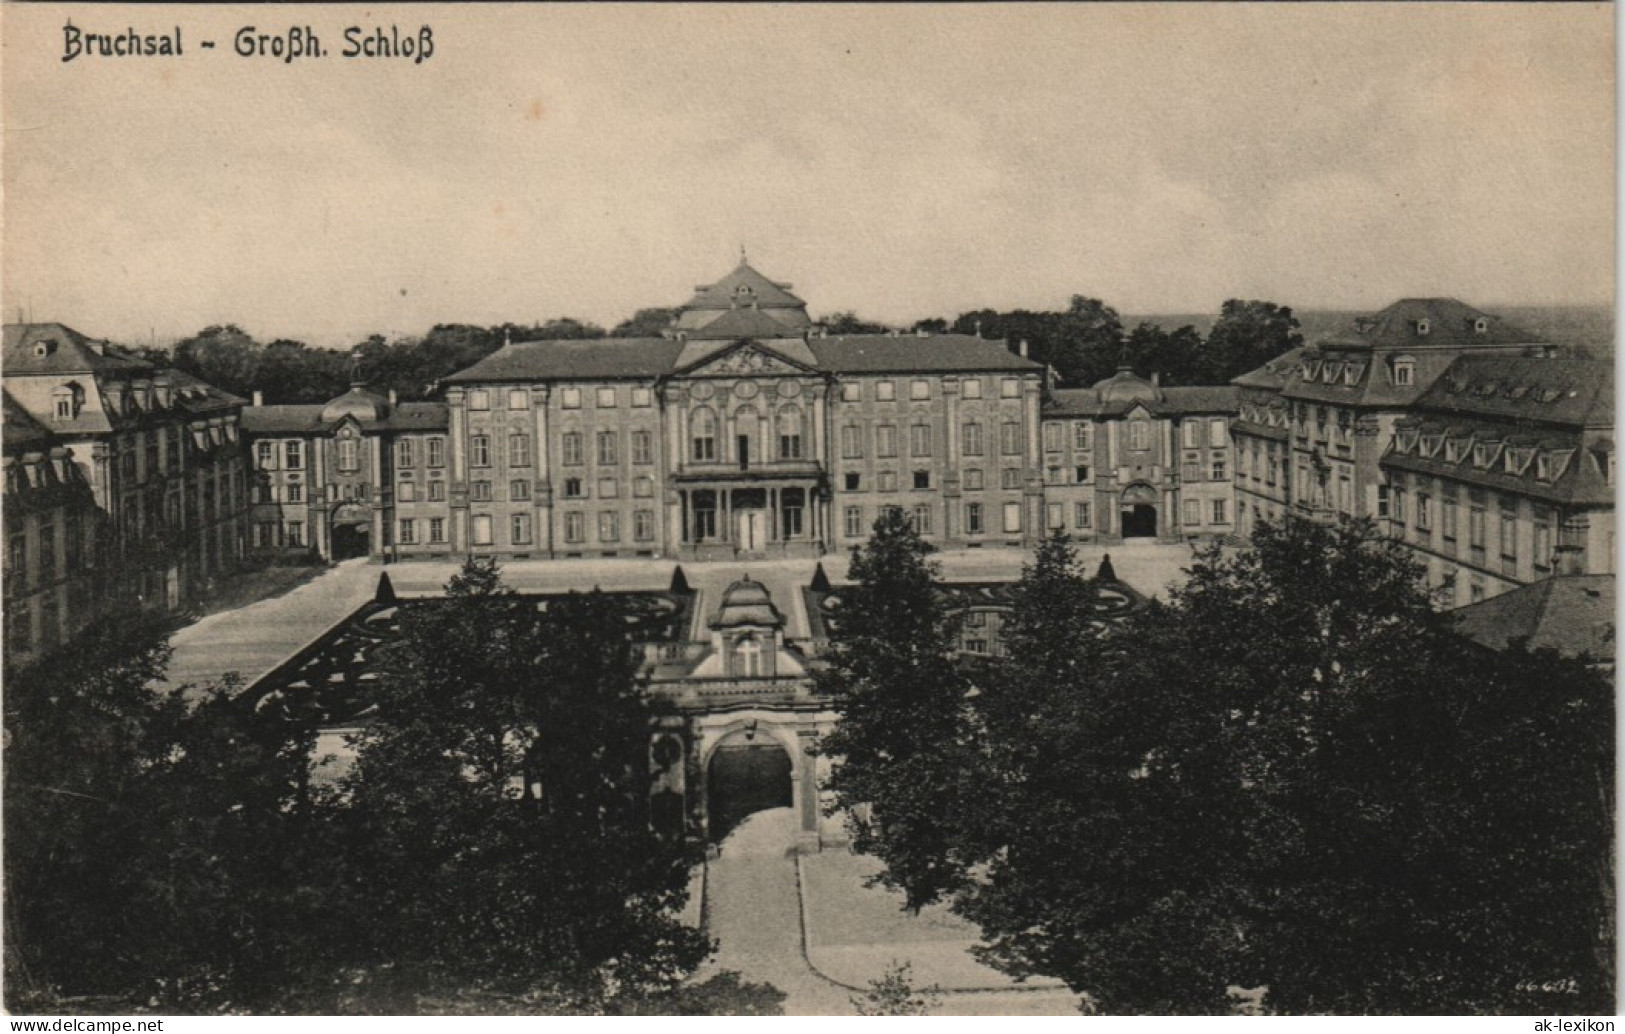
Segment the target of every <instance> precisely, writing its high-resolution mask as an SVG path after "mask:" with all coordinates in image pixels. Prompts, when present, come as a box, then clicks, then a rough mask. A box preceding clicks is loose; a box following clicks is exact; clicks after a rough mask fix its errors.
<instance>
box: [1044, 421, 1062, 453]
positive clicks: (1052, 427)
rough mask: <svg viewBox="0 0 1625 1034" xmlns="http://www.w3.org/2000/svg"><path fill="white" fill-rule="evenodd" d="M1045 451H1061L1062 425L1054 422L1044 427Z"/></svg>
mask: <svg viewBox="0 0 1625 1034" xmlns="http://www.w3.org/2000/svg"><path fill="white" fill-rule="evenodd" d="M1044 451H1045V452H1060V451H1061V425H1060V424H1057V423H1055V422H1053V421H1051V422H1050V423H1047V424H1045V425H1044Z"/></svg>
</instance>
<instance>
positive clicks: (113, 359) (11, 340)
mask: <svg viewBox="0 0 1625 1034" xmlns="http://www.w3.org/2000/svg"><path fill="white" fill-rule="evenodd" d="M0 369H3V370H4V372H5V375H6V376H7V377H18V376H26V375H28V374H42V373H50V374H56V373H101V372H104V371H105V372H110V373H112V372H117V373H130V374H136V373H147V372H151V370H152V364H151V363H148V362H146V361H144V360H141V359H137V358H135V357H134V356H130V355H126V354H125V353H124V352H123V351H121V350H120V349H119V348H118V346H116V345H114V344H112V343H111V342H109V341H105V340H98V339H95V338H91V337H88V336H86V335H84V334H81V333H79V331H77V330H74V329H73V328H72V327H68V326H64V325H63V324H61V323H7V324H6V325H5V352H4V359H3V367H0Z"/></svg>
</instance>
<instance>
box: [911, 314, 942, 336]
mask: <svg viewBox="0 0 1625 1034" xmlns="http://www.w3.org/2000/svg"><path fill="white" fill-rule="evenodd" d="M909 329H910V330H923V331H925V332H926V333H927V334H946V333H948V321H947V320H945V319H943V318H942V317H940V316H932V317H930V318H929V319H923V320H915V321H914V325H913V326H912V327H910V328H909Z"/></svg>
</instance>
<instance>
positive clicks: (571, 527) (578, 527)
mask: <svg viewBox="0 0 1625 1034" xmlns="http://www.w3.org/2000/svg"><path fill="white" fill-rule="evenodd" d="M586 540H587V516H586V514H583V513H579V512H576V511H571V512H570V513H567V514H565V515H564V541H566V542H585V541H586Z"/></svg>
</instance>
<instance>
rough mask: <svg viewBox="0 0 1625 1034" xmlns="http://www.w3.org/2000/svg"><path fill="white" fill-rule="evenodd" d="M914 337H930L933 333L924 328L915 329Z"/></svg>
mask: <svg viewBox="0 0 1625 1034" xmlns="http://www.w3.org/2000/svg"><path fill="white" fill-rule="evenodd" d="M914 336H915V337H930V336H931V332H930V331H929V330H926V329H925V328H924V327H915V328H914Z"/></svg>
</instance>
